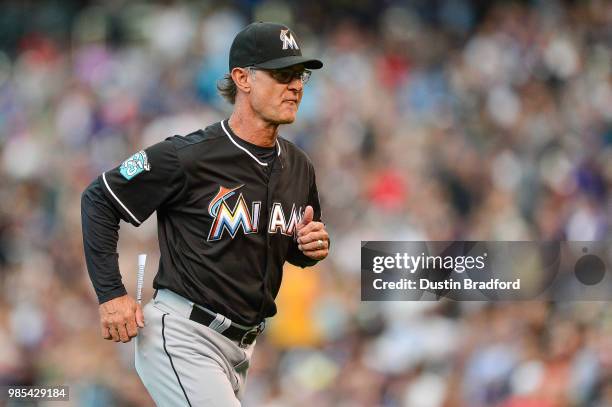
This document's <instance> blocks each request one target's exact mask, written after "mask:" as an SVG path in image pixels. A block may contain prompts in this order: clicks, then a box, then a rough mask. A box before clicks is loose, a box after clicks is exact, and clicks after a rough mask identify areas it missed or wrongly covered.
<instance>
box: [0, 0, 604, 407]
mask: <svg viewBox="0 0 612 407" xmlns="http://www.w3.org/2000/svg"><path fill="white" fill-rule="evenodd" d="M259 19H261V20H267V21H282V22H285V23H286V24H288V25H289V26H291V27H292V28H293V29H294V30H295V31H296V32H297V33H298V35H299V37H300V38H301V40H302V42H303V44H304V47H303V48H304V49H303V51H304V52H305V53H307V54H313V55H318V56H320V57H321V58H322V59H323V61H324V63H325V68H324V69H323V70H322V71H318V72H315V73H314V74H313V77H312V78H311V82H309V83H308V85H307V89H306V91H305V95H304V99H303V102H302V106H301V108H300V114H299V115H298V120H297V122H296V123H295V124H294V125H292V126H290V127H285V128H282V131H281V134H282V135H283V136H284V137H286V138H289V139H291V140H292V141H294V142H295V143H297V144H298V145H299V146H301V147H302V148H304V149H305V150H306V151H307V152H308V153H309V154H310V156H311V157H312V159H313V161H314V163H315V165H316V167H317V173H318V183H319V190H320V195H321V199H322V202H323V208H324V217H325V219H326V221H327V227H328V229H329V231H330V234H331V236H332V240H333V244H332V251H331V254H330V257H329V259H328V260H326V261H325V262H323V263H321V264H320V265H319V266H317V267H316V268H315V269H310V270H300V269H293V268H291V267H287V269H286V273H285V281H284V286H283V288H282V291H281V295H280V297H279V299H278V302H279V308H280V312H279V314H278V316H277V317H276V318H275V319H274V320H273V323H272V324H271V327H270V328H269V330H267V331H266V335H265V336H264V338H262V339H261V340H260V341H259V343H258V346H257V350H256V353H255V357H254V365H253V367H252V369H251V373H250V377H249V384H248V387H247V392H246V400H245V403H244V404H245V406H268V407H272V406H311V405H317V406H321V407H323V406H377V405H380V406H409V407H438V406H440V407H441V406H445V407H455V406H457V407H459V406H469V407H480V406H503V407H531V406H534V407H536V406H537V407H549V406H550V407H564V406H588V407H606V406H607V407H609V406H612V384H611V378H612V309H611V307H610V304H609V303H596V302H576V303H557V304H550V303H544V302H529V303H527V302H523V303H503V304H494V303H490V304H487V303H444V302H440V303H437V302H428V303H425V302H423V303H417V302H410V303H409V302H388V303H362V302H360V301H359V247H360V246H359V243H360V241H361V240H377V239H378V240H393V239H403V240H409V239H419V240H444V239H448V240H452V239H474V240H539V239H542V240H544V239H567V240H604V239H610V237H611V236H610V235H611V232H610V227H611V225H610V223H611V222H610V219H612V216H611V215H612V200H611V195H610V188H611V187H612V63H611V61H612V51H611V49H610V44H612V4H611V3H610V2H607V1H603V0H600V1H598V0H592V1H521V2H488V1H473V2H470V1H466V0H436V1H425V0H422V1H413V2H408V3H404V2H398V1H389V0H387V1H380V2H374V1H372V2H367V1H355V2H351V1H342V0H326V1H317V2H292V3H286V2H276V1H247V0H244V1H236V2H231V3H227V4H224V5H220V4H219V2H213V1H193V2H178V1H163V2H133V1H121V0H113V1H104V2H102V1H96V2H92V1H89V2H77V1H40V2H34V1H4V2H2V4H1V5H0V198H1V199H0V208H1V209H0V267H1V268H0V384H13V385H14V384H24V385H26V384H65V385H69V386H70V388H71V403H70V405H75V406H77V405H78V406H86V407H94V406H111V405H112V406H149V405H152V403H151V401H150V399H149V398H148V396H147V395H146V393H145V392H144V389H143V387H142V385H141V384H140V382H139V380H138V378H137V376H136V374H135V372H134V369H133V344H132V343H130V344H115V343H111V342H107V341H104V340H102V339H101V338H100V336H99V329H98V315H97V303H96V300H95V297H94V295H93V289H92V288H91V285H90V283H89V280H88V277H87V273H86V269H85V265H84V260H83V253H82V242H81V234H80V208H79V205H80V199H79V198H80V193H81V191H82V190H83V189H84V188H85V186H86V185H87V184H88V183H89V182H90V181H91V180H92V179H93V177H95V176H96V175H97V174H99V173H100V172H102V171H103V170H105V169H108V168H110V167H112V166H115V165H117V164H118V163H119V162H120V161H122V160H123V159H125V158H126V157H128V156H129V155H130V154H131V153H132V152H134V151H137V150H139V149H141V148H142V147H143V146H146V145H149V144H152V143H154V142H157V141H159V140H162V139H163V138H165V137H167V136H170V135H173V134H185V133H187V132H190V131H192V130H194V129H198V128H200V127H203V126H205V125H207V124H209V123H211V122H213V121H216V120H219V119H221V118H223V117H227V116H228V112H229V111H230V110H229V109H230V106H228V105H227V104H225V103H224V102H223V101H222V100H221V98H220V97H218V96H217V95H216V91H215V85H216V81H217V79H219V78H221V77H222V75H223V74H224V73H225V71H226V69H227V68H226V66H227V53H228V48H229V45H230V43H231V40H232V38H233V37H234V35H235V33H236V32H237V31H239V29H240V28H241V27H243V26H244V25H246V24H247V23H248V22H250V21H252V20H259ZM157 250H158V249H157V240H156V230H155V220H154V217H152V218H151V219H150V220H149V221H147V222H146V223H145V224H144V225H143V226H141V227H140V228H139V229H136V228H133V227H132V226H130V225H127V224H122V228H121V240H120V244H119V252H120V265H121V269H122V273H123V275H124V282H125V283H126V285H127V287H128V289H129V291H130V293H132V294H133V293H134V291H135V268H136V254H137V253H139V252H147V253H149V254H150V257H149V263H148V268H147V269H148V270H147V276H146V285H147V287H149V289H148V290H147V291H146V293H145V297H146V298H150V296H151V294H152V293H151V289H150V283H151V279H152V276H153V274H154V272H155V266H156V263H157V259H158V257H157V256H158V255H157ZM20 405H21V404H20Z"/></svg>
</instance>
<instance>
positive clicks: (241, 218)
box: [208, 185, 261, 241]
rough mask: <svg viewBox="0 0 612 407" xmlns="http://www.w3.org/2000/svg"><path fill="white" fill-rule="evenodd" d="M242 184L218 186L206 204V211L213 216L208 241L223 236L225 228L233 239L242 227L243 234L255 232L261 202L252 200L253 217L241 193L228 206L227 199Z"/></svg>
mask: <svg viewBox="0 0 612 407" xmlns="http://www.w3.org/2000/svg"><path fill="white" fill-rule="evenodd" d="M243 186H244V185H239V186H237V187H235V188H226V187H224V186H220V187H219V192H217V195H215V197H214V198H213V199H212V200H211V201H210V204H209V205H208V213H209V214H210V216H212V217H213V218H214V220H213V223H212V226H211V228H210V232H209V233H208V241H215V240H220V239H221V237H222V236H223V231H224V230H227V232H228V233H229V234H230V236H231V238H232V239H233V238H234V236H236V233H237V232H238V229H240V227H242V230H243V232H244V233H245V234H249V233H257V225H258V223H259V209H260V208H261V202H253V204H252V206H251V210H252V212H253V218H251V213H249V208H248V207H247V205H246V202H245V201H244V197H243V196H242V193H240V195H239V196H238V199H237V200H236V203H235V204H234V207H233V208H230V207H229V204H228V203H227V199H228V198H229V197H231V196H232V195H234V194H235V193H236V190H237V189H239V188H242V187H243Z"/></svg>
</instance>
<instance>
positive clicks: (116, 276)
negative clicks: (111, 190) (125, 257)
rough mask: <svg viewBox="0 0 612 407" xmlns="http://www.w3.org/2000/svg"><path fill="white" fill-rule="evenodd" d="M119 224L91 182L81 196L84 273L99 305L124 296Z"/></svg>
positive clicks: (95, 184)
mask: <svg viewBox="0 0 612 407" xmlns="http://www.w3.org/2000/svg"><path fill="white" fill-rule="evenodd" d="M119 221H120V215H119V213H118V211H117V209H115V208H114V207H113V205H112V204H111V203H110V202H108V199H107V198H106V196H105V195H104V193H103V192H102V189H101V186H100V184H99V182H98V181H97V180H96V181H94V182H92V183H91V184H90V185H89V187H87V189H86V190H85V191H84V192H83V194H82V195H81V223H82V228H83V247H84V250H85V260H86V263H87V270H88V272H89V278H90V279H91V282H92V284H93V286H94V289H95V291H96V295H97V296H98V301H99V302H100V303H103V302H106V301H108V300H111V299H113V298H116V297H120V296H122V295H125V294H126V293H127V292H126V290H125V287H124V286H123V283H122V282H121V273H120V272H119V258H118V257H119V256H118V254H117V242H118V240H119Z"/></svg>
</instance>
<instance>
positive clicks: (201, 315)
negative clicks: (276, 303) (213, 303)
mask: <svg viewBox="0 0 612 407" xmlns="http://www.w3.org/2000/svg"><path fill="white" fill-rule="evenodd" d="M211 313H212V311H210V312H208V311H205V310H203V309H202V308H200V307H199V306H197V305H194V306H193V309H192V311H191V315H189V319H190V320H192V321H194V322H198V323H200V324H202V325H205V326H207V327H210V325H211V323H212V322H213V321H215V317H214V316H213V315H211ZM265 326H266V324H265V322H263V321H262V322H261V323H260V324H259V325H256V326H254V327H251V328H246V327H245V328H246V329H245V328H240V327H238V326H236V324H235V323H234V322H232V324H231V325H230V326H229V327H228V328H227V329H225V330H223V331H222V332H219V331H217V332H219V333H220V334H221V335H223V336H225V337H226V338H228V339H231V340H232V341H237V342H238V343H240V346H241V347H243V348H244V347H247V346H249V345H251V344H252V343H253V342H255V339H256V338H257V336H259V334H260V333H262V332H263V330H264V328H265ZM213 329H214V328H213ZM215 330H216V329H215Z"/></svg>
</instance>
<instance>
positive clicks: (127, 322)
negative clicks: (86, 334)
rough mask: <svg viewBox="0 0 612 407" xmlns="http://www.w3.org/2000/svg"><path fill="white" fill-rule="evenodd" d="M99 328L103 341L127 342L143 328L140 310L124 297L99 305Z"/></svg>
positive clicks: (127, 297) (128, 298)
mask: <svg viewBox="0 0 612 407" xmlns="http://www.w3.org/2000/svg"><path fill="white" fill-rule="evenodd" d="M99 311H100V328H101V330H102V337H103V338H104V339H108V340H113V341H115V342H119V341H121V342H124V343H125V342H129V341H130V340H131V339H132V338H133V337H135V336H136V335H138V329H137V327H138V328H144V315H143V313H142V308H141V307H140V304H138V303H137V302H136V301H135V300H134V299H133V298H132V297H130V296H128V295H124V296H121V297H117V298H113V299H112V300H109V301H107V302H105V303H102V304H100V309H99Z"/></svg>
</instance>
